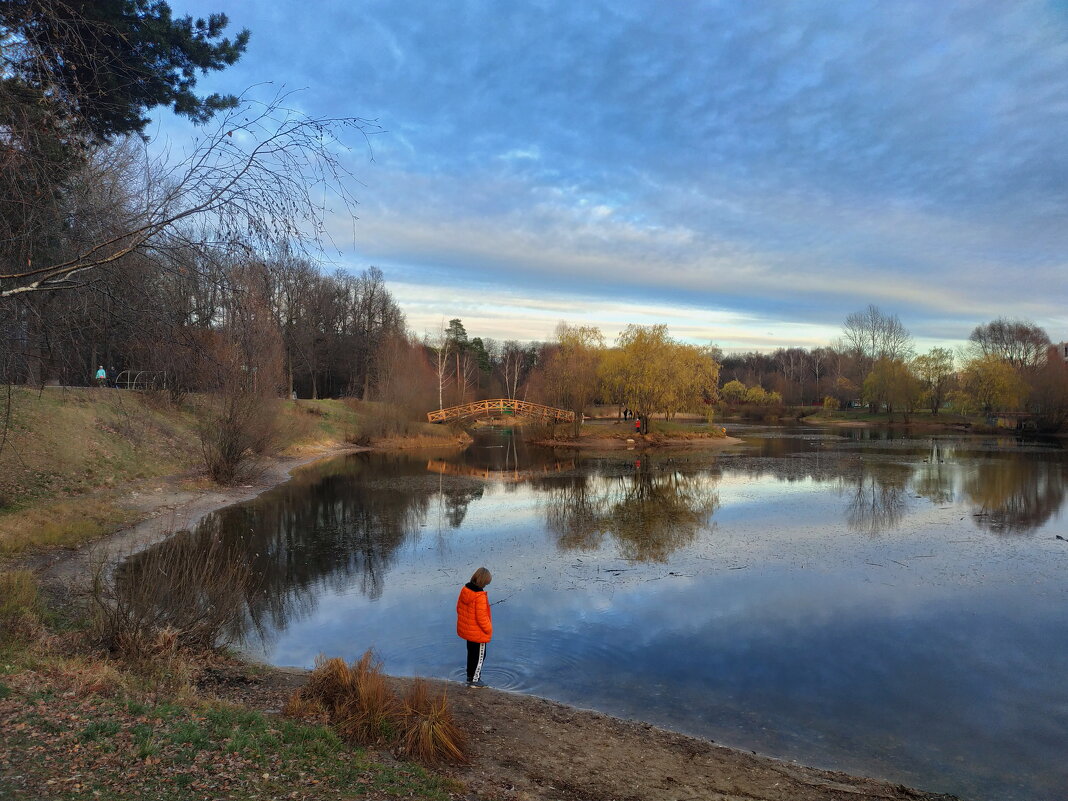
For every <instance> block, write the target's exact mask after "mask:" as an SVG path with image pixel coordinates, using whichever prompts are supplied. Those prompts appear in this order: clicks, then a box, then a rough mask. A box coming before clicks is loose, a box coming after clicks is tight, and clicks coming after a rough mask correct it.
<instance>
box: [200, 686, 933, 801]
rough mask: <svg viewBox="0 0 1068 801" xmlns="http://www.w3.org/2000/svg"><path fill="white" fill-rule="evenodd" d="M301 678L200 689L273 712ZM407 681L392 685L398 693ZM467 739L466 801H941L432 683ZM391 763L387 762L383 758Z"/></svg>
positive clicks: (536, 703)
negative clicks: (444, 697) (469, 757)
mask: <svg viewBox="0 0 1068 801" xmlns="http://www.w3.org/2000/svg"><path fill="white" fill-rule="evenodd" d="M306 676H307V673H306V672H305V671H298V670H289V669H267V670H266V671H265V672H264V673H262V674H260V675H257V676H255V677H253V678H252V680H251V681H249V678H248V677H247V676H244V675H241V674H240V672H239V671H238V674H236V675H233V676H226V675H222V674H217V675H216V676H215V678H214V682H213V684H211V685H210V686H207V687H204V688H203V689H204V691H205V692H208V693H212V694H214V695H216V696H217V697H219V698H221V699H225V700H231V701H240V702H243V703H248V704H251V705H253V706H256V707H259V708H261V709H267V710H273V711H277V710H280V709H281V708H282V706H283V705H284V703H285V699H286V698H288V697H289V695H290V693H292V692H293V690H295V689H296V688H297V687H299V686H300V685H301V684H302V683H303V682H304V680H305V678H306ZM408 681H409V680H406V679H392V682H393V684H394V689H395V690H396V691H397V692H398V693H400V692H403V689H404V686H405V685H406V684H407V682H408ZM431 684H432V685H433V686H435V687H437V688H441V689H443V690H445V691H446V692H447V693H448V696H449V699H450V702H451V706H452V710H453V714H454V716H455V718H456V721H457V722H458V723H459V725H460V726H461V728H462V729H463V730H464V731H465V732H468V734H469V737H470V750H471V753H472V760H471V764H470V765H467V766H464V767H461V768H455V769H452V770H450V771H448V773H450V774H451V775H452V776H454V777H455V778H456V779H458V780H459V781H461V782H462V783H463V784H464V785H465V786H466V787H467V793H466V794H465V795H461V796H459V797H460V798H462V799H464V800H465V801H476V800H477V801H684V800H685V801H743V799H744V800H745V801H831V800H834V801H842V800H844V799H849V801H861V800H864V799H872V800H873V801H874V800H875V799H888V800H890V801H904V800H905V799H912V800H913V801H916V800H917V799H920V800H926V801H934V799H942V800H943V801H948V800H949V799H952V798H953V796H948V795H938V794H934V793H924V792H920V791H916V790H911V789H909V788H907V787H904V786H903V785H895V784H891V783H888V782H884V781H879V780H877V779H865V778H860V777H856V776H849V775H847V774H844V773H838V772H834V771H825V770H817V769H815V768H807V767H802V766H799V765H795V764H792V763H787V762H781V761H779V760H775V759H770V758H768V757H762V756H757V755H754V754H750V753H746V752H744V751H738V750H735V749H732V748H726V747H724V746H720V745H716V744H714V743H712V742H709V741H707V740H701V739H697V738H694V737H687V736H684V735H681V734H676V733H674V732H670V731H666V730H664V729H659V728H657V727H655V726H652V725H650V724H648V723H641V722H639V721H628V720H620V719H618V718H613V717H610V716H608V715H603V714H601V713H599V712H592V711H589V710H583V709H576V708H574V707H569V706H565V705H563V704H559V703H556V702H554V701H548V700H546V699H543V698H536V697H533V696H528V695H520V694H516V693H507V692H499V691H496V690H492V689H489V690H469V689H468V688H467V687H465V686H463V685H461V684H457V683H456V682H444V681H431ZM381 756H382V758H384V759H387V760H388V759H390V758H391V756H390V755H389V754H383V755H381Z"/></svg>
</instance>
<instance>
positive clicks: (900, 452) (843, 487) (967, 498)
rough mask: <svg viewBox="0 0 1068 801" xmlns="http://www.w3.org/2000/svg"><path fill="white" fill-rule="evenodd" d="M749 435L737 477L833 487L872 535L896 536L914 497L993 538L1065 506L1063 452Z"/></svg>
mask: <svg viewBox="0 0 1068 801" xmlns="http://www.w3.org/2000/svg"><path fill="white" fill-rule="evenodd" d="M788 431H790V433H788V434H787V435H786V436H785V437H779V436H778V435H777V434H776V432H775V430H774V429H755V428H754V429H750V430H747V431H744V432H742V433H745V434H747V435H748V436H749V437H751V438H752V439H751V440H750V448H749V451H748V452H747V453H745V454H744V455H742V456H740V457H738V458H734V459H724V460H723V461H722V464H723V465H724V466H726V467H729V468H730V470H731V471H734V472H738V471H741V472H744V473H745V474H746V475H748V476H750V477H753V478H762V477H768V476H772V477H774V478H776V479H778V480H780V481H784V482H797V481H802V480H807V481H815V482H820V483H831V484H833V485H835V486H836V487H837V488H838V491H839V493H840V494H842V495H843V496H844V497H845V498H846V499H847V503H846V507H845V519H846V523H847V525H848V526H849V528H850V529H851V530H853V531H856V532H861V533H867V534H871V535H877V534H883V533H886V532H888V531H892V530H894V529H897V528H899V527H900V525H901V524H902V522H903V521H904V520H905V518H906V517H907V516H908V514H909V509H910V504H909V501H910V498H925V499H927V500H929V501H930V502H931V503H933V504H936V505H944V504H949V503H964V504H968V505H969V507H970V508H969V509H968V515H969V516H970V517H971V518H973V520H974V522H975V524H976V525H978V526H979V527H980V528H983V529H985V530H988V531H990V532H992V533H995V534H1029V533H1032V532H1034V531H1035V530H1036V529H1039V528H1041V527H1042V526H1044V525H1046V523H1048V522H1049V521H1050V520H1052V519H1053V517H1054V516H1055V515H1056V514H1057V513H1058V511H1059V510H1060V509H1061V508H1063V507H1064V505H1065V500H1066V498H1068V468H1066V466H1065V459H1064V450H1063V448H1061V447H1060V446H1059V444H1055V443H1049V442H1044V441H1042V442H1038V441H1036V442H1031V441H1021V440H1017V439H1016V438H1013V437H999V438H991V439H988V440H987V439H984V440H980V439H977V438H972V439H966V438H960V437H956V438H949V437H926V438H922V439H915V438H909V437H907V436H905V435H903V434H902V433H900V432H899V433H896V434H895V433H892V432H872V431H868V430H865V429H861V430H853V431H849V432H848V433H847V434H846V435H843V436H839V435H837V432H835V433H828V432H825V431H819V430H814V429H794V430H788Z"/></svg>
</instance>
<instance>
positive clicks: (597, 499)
mask: <svg viewBox="0 0 1068 801" xmlns="http://www.w3.org/2000/svg"><path fill="white" fill-rule="evenodd" d="M665 467H668V466H667V465H665V464H659V465H657V464H654V463H651V462H650V461H649V460H647V459H640V460H636V461H635V463H634V469H633V471H628V472H625V473H622V474H612V475H605V474H595V475H589V476H585V475H582V476H569V477H566V478H561V479H556V480H552V481H540V482H535V484H536V486H537V487H538V489H540V490H541V491H542V493H543V496H544V500H543V508H544V513H545V519H546V523H547V526H548V529H549V531H550V532H551V533H552V534H553V535H554V536H555V537H556V542H557V545H558V546H559V547H560V548H561V549H565V550H592V549H594V548H597V547H599V546H600V544H601V542H602V541H603V539H604V537H605V536H610V537H612V538H613V539H614V540H615V542H616V544H617V546H618V547H619V550H620V555H621V556H622V557H623V558H624V559H631V560H635V561H642V562H666V561H667V559H668V557H669V556H670V555H671V554H672V553H673V552H674V551H676V550H678V549H679V548H682V547H684V546H686V545H689V544H690V543H692V542H693V541H694V539H695V538H696V537H697V535H698V533H700V532H701V531H703V530H707V529H708V528H709V521H710V519H711V517H712V515H713V513H714V512H715V511H716V509H717V507H718V506H719V495H718V493H717V492H716V490H715V482H717V481H718V480H719V472H718V471H714V472H713V471H704V472H703V473H700V474H684V473H681V472H678V471H676V470H674V469H670V468H669V469H664V468H665Z"/></svg>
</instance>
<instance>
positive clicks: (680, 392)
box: [664, 342, 719, 421]
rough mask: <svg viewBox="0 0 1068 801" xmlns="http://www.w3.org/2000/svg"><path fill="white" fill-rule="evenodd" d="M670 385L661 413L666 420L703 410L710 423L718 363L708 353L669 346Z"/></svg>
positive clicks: (684, 347) (704, 349)
mask: <svg viewBox="0 0 1068 801" xmlns="http://www.w3.org/2000/svg"><path fill="white" fill-rule="evenodd" d="M671 367H672V381H671V384H670V385H669V392H668V397H667V405H666V407H665V408H664V412H665V413H666V414H667V416H668V419H669V420H670V419H672V418H674V417H675V415H676V414H678V413H679V412H682V411H686V410H688V409H689V410H696V409H703V410H704V412H705V417H706V418H707V419H708V420H709V421H711V420H712V409H713V406H712V404H714V403H715V402H716V401H717V400H719V362H717V361H716V360H715V359H714V358H713V357H712V354H711V352H710V351H709V349H707V348H699V347H697V346H695V345H684V344H682V343H681V342H675V343H672V354H671Z"/></svg>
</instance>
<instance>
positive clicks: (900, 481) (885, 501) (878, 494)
mask: <svg viewBox="0 0 1068 801" xmlns="http://www.w3.org/2000/svg"><path fill="white" fill-rule="evenodd" d="M911 474H912V471H911V469H910V468H909V467H907V466H905V465H892V464H889V465H879V466H878V468H875V467H867V468H865V469H864V470H862V471H861V474H860V475H859V476H858V477H857V478H855V479H842V482H841V487H842V489H841V491H842V492H843V493H844V494H846V495H847V496H848V498H849V503H848V505H847V507H846V524H847V525H848V526H849V528H850V529H851V530H852V531H856V532H859V533H861V534H870V535H872V536H874V535H876V534H881V533H882V532H884V531H889V530H891V529H894V528H896V527H897V525H898V524H899V523H900V522H901V519H902V518H903V517H904V516H905V512H906V511H907V510H908V497H909V479H910V477H911Z"/></svg>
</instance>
